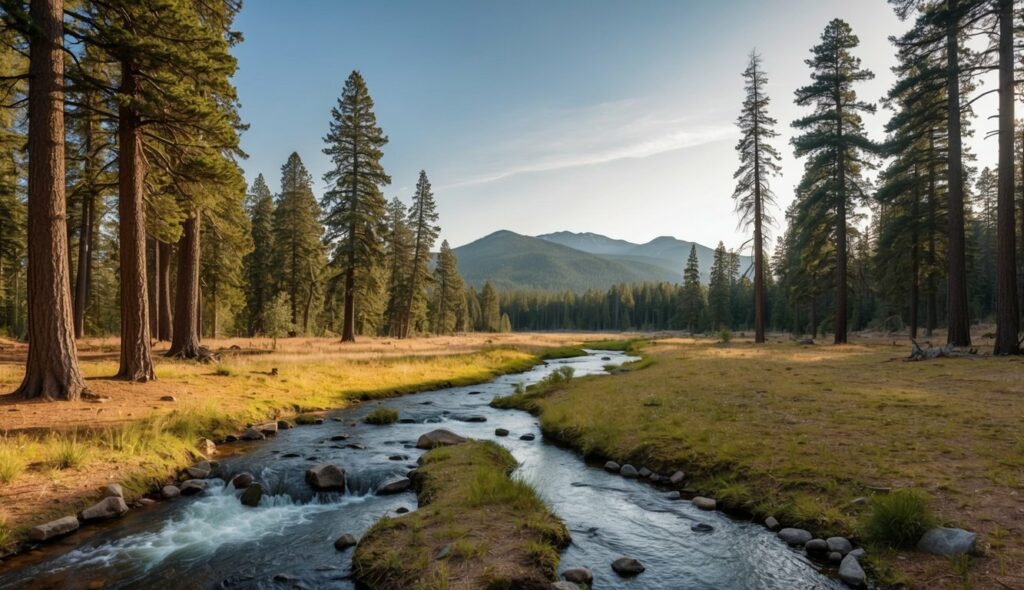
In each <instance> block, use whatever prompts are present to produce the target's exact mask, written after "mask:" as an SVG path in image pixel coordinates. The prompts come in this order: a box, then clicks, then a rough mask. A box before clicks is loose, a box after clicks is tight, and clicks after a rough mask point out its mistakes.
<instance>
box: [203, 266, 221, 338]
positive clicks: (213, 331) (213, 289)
mask: <svg viewBox="0 0 1024 590" xmlns="http://www.w3.org/2000/svg"><path fill="white" fill-rule="evenodd" d="M200 317H202V314H200ZM217 321H218V318H217V277H214V278H213V284H212V285H210V338H213V339H214V340H216V339H217ZM202 332H203V331H202V330H199V333H200V334H202Z"/></svg>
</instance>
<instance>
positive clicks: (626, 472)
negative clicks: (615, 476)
mask: <svg viewBox="0 0 1024 590" xmlns="http://www.w3.org/2000/svg"><path fill="white" fill-rule="evenodd" d="M619 475H621V476H622V477H629V478H633V477H636V476H638V475H639V472H637V470H636V467H633V466H632V465H630V464H629V463H626V464H625V465H623V466H622V468H621V469H619Z"/></svg>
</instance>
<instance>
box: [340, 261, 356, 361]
mask: <svg viewBox="0 0 1024 590" xmlns="http://www.w3.org/2000/svg"><path fill="white" fill-rule="evenodd" d="M355 288H356V281H355V268H354V267H353V265H352V262H351V261H350V262H349V265H348V268H347V269H345V311H344V314H345V318H344V325H343V327H342V329H341V341H342V342H355V341H356V332H355V323H356V313H355V311H356V301H355V299H356V297H355Z"/></svg>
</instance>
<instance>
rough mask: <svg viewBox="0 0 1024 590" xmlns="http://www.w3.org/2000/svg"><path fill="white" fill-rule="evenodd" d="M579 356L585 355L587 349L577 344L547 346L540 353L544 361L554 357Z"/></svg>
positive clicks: (554, 358)
mask: <svg viewBox="0 0 1024 590" xmlns="http://www.w3.org/2000/svg"><path fill="white" fill-rule="evenodd" d="M580 356H587V351H585V350H583V349H582V348H581V347H579V346H562V347H559V348H547V349H545V350H544V352H543V353H542V354H541V355H540V358H542V359H544V360H546V361H552V360H556V359H568V358H575V357H580Z"/></svg>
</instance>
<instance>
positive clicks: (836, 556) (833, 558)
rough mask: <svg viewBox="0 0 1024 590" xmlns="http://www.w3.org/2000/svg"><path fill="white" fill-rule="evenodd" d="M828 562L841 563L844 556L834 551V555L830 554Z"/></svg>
mask: <svg viewBox="0 0 1024 590" xmlns="http://www.w3.org/2000/svg"><path fill="white" fill-rule="evenodd" d="M828 560H829V561H831V562H832V563H839V562H840V561H842V560H843V554H842V553H840V552H838V551H833V552H832V553H829V554H828Z"/></svg>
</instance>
